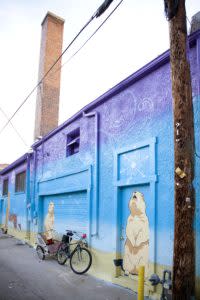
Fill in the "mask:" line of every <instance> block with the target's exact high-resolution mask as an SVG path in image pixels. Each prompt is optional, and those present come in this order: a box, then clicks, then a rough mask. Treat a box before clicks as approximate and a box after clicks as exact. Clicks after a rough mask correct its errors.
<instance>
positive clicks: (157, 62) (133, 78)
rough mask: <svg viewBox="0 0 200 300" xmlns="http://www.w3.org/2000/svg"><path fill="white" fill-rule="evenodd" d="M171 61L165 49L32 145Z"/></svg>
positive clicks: (192, 38)
mask: <svg viewBox="0 0 200 300" xmlns="http://www.w3.org/2000/svg"><path fill="white" fill-rule="evenodd" d="M199 37H200V30H197V31H195V32H194V33H192V34H191V35H190V36H189V37H188V38H189V45H190V47H193V46H194V45H195V43H196V39H197V38H199ZM169 61H170V52H169V50H167V51H165V52H164V53H162V54H161V55H159V56H158V57H156V58H155V59H153V60H152V61H151V62H149V63H147V64H146V65H145V66H143V67H142V68H140V69H139V70H137V71H136V72H134V73H133V74H131V75H130V76H128V77H127V78H125V79H124V80H122V81H121V82H120V83H118V84H117V85H115V86H114V87H112V88H111V89H109V90H108V91H107V92H105V93H104V94H102V95H101V96H99V97H98V98H97V99H96V100H94V101H92V102H90V103H89V104H87V105H86V106H84V107H83V108H82V109H81V110H80V111H78V112H77V113H76V114H74V115H73V116H72V117H71V118H69V119H68V120H67V121H65V122H64V123H62V124H61V125H59V126H58V127H57V128H55V129H54V130H52V131H51V132H49V133H48V134H47V135H45V136H44V137H43V138H42V139H41V140H39V141H37V142H35V143H34V144H33V145H32V148H33V149H36V148H37V147H39V146H40V145H41V144H42V143H43V142H45V141H47V140H48V139H49V138H51V137H52V136H53V135H55V134H56V133H58V132H59V131H61V130H62V129H63V128H64V127H66V126H67V125H69V124H71V123H72V122H74V121H75V120H77V119H79V118H81V116H82V114H83V112H88V111H89V110H91V109H94V108H95V107H96V106H98V105H99V104H101V103H103V102H105V101H106V100H107V99H108V98H110V97H112V96H114V95H116V94H118V93H120V92H121V91H123V90H124V89H125V88H127V87H128V86H130V85H131V84H133V83H135V82H137V81H139V80H141V79H142V78H143V77H145V76H146V75H148V74H150V73H151V72H153V71H155V70H156V69H158V68H159V67H161V66H163V65H165V64H166V63H168V62H169ZM27 155H28V153H25V154H24V155H23V156H21V157H20V158H18V159H17V160H16V161H14V162H13V163H12V164H10V165H9V166H8V167H6V168H5V169H3V170H2V171H0V175H4V174H6V173H7V172H9V171H10V170H12V169H13V168H14V167H17V166H18V165H20V164H22V163H23V162H24V161H25V160H26V158H27Z"/></svg>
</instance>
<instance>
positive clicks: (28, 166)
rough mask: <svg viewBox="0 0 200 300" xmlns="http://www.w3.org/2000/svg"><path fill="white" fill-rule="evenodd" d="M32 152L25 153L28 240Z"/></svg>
mask: <svg viewBox="0 0 200 300" xmlns="http://www.w3.org/2000/svg"><path fill="white" fill-rule="evenodd" d="M31 153H32V150H30V151H29V152H28V153H27V168H26V238H27V239H30V219H29V211H30V209H31V194H30V158H31Z"/></svg>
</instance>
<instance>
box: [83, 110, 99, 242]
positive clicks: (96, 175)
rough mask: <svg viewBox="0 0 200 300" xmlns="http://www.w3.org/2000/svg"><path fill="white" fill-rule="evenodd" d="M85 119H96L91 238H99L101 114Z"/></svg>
mask: <svg viewBox="0 0 200 300" xmlns="http://www.w3.org/2000/svg"><path fill="white" fill-rule="evenodd" d="M83 117H86V118H91V117H95V167H94V190H95V194H94V201H92V204H91V205H92V215H93V211H95V216H96V222H95V226H93V227H92V228H93V231H92V233H91V236H92V237H93V236H96V237H98V236H99V113H98V112H97V111H95V112H91V113H87V114H86V113H85V112H83Z"/></svg>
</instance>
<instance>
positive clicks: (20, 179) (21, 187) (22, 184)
mask: <svg viewBox="0 0 200 300" xmlns="http://www.w3.org/2000/svg"><path fill="white" fill-rule="evenodd" d="M25 189H26V171H23V172H21V173H19V174H17V175H16V177H15V192H25Z"/></svg>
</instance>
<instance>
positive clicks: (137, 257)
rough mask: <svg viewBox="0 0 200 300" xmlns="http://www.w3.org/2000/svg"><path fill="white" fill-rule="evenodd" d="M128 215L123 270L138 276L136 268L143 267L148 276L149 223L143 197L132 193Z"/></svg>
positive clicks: (137, 193)
mask: <svg viewBox="0 0 200 300" xmlns="http://www.w3.org/2000/svg"><path fill="white" fill-rule="evenodd" d="M129 209H130V212H131V213H130V215H129V217H128V219H127V225H126V242H125V249H124V262H123V267H124V270H125V271H127V272H128V273H130V274H138V267H139V266H145V275H147V274H148V257H149V222H148V218H147V215H146V205H145V200H144V196H143V194H142V193H140V192H134V193H133V195H132V197H131V199H130V201H129Z"/></svg>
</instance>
